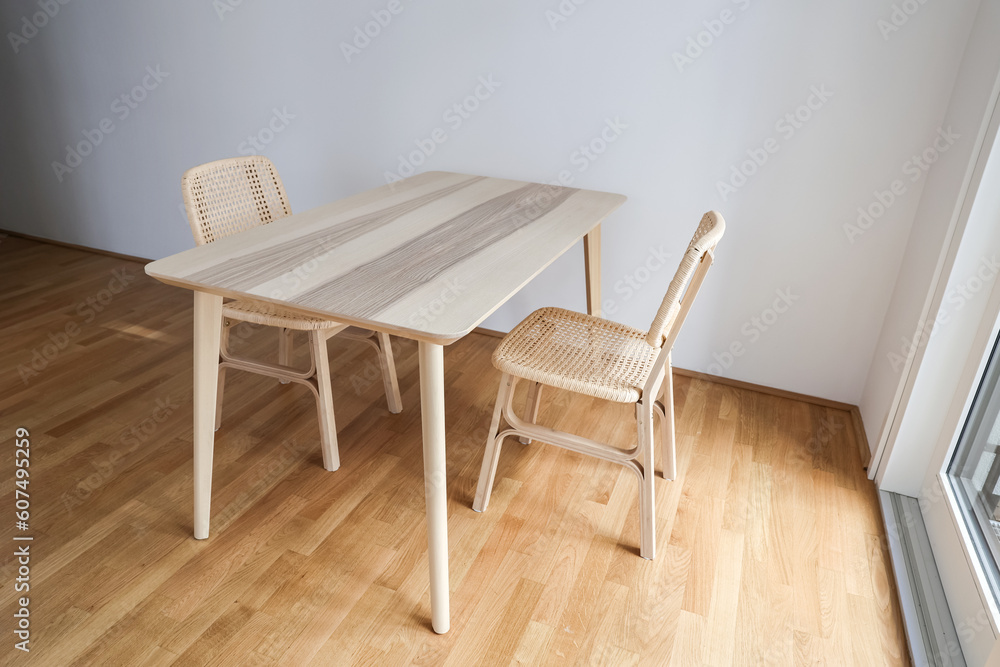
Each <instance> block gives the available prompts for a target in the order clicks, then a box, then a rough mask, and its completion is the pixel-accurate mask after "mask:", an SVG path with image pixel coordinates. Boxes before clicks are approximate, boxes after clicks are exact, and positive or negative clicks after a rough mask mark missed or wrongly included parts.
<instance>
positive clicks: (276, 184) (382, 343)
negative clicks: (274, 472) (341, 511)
mask: <svg viewBox="0 0 1000 667" xmlns="http://www.w3.org/2000/svg"><path fill="white" fill-rule="evenodd" d="M233 167H244V168H245V169H246V170H247V174H248V178H250V170H251V169H253V170H254V171H255V173H254V174H253V177H256V178H261V175H262V174H261V172H263V176H264V177H266V178H267V179H269V181H270V182H269V183H268V184H267V185H268V186H270V187H271V188H272V190H271V196H272V198H273V199H274V201H269V202H268V201H263V200H264V198H265V195H263V194H261V195H259V197H260V199H258V200H257V201H255V204H256V210H257V217H258V219H259V222H258V223H257V224H268V223H269V222H272V221H274V220H277V219H280V218H281V217H285V216H287V215H291V212H292V211H291V206H290V205H289V203H288V197H287V195H286V193H285V189H284V185H283V183H282V182H281V177H280V176H279V175H278V172H277V170H276V169H275V168H274V165H273V164H272V163H271V161H270V160H268V159H267V158H266V157H263V156H260V155H254V156H249V157H246V158H228V159H224V160H217V161H215V162H209V163H206V164H203V165H200V166H198V167H194V168H192V169H189V170H188V171H186V172H185V173H184V176H183V177H182V179H181V185H182V191H183V194H184V202H185V208H186V209H187V214H188V222H189V223H190V225H191V231H192V233H193V234H194V237H195V241H196V242H197V243H198V245H203V244H205V243H210V242H211V241H213V240H214V239H215V238H217V237H220V236H224V235H226V234H225V233H221V234H220V232H222V231H226V230H211V226H210V224H209V223H207V221H205V220H204V219H203V218H202V216H200V214H199V212H200V210H202V209H200V208H199V206H198V203H197V202H196V201H195V197H194V195H193V194H192V192H193V191H194V190H195V189H196V188H197V187H198V186H197V185H195V184H196V183H197V179H198V178H199V177H201V176H202V175H203V174H205V173H209V172H211V171H212V170H215V169H224V168H233ZM272 208H276V209H277V211H275V210H272ZM249 226H253V222H251V223H250V225H248V224H247V221H246V220H243V221H241V222H240V223H238V224H236V225H234V227H235V229H231V230H228V233H230V234H231V233H236V232H238V231H242V229H245V228H248V227H249ZM206 231H210V232H211V236H210V235H209V234H206ZM257 319H261V318H254V320H250V319H247V318H244V317H240V311H239V310H238V309H235V308H233V307H232V306H231V305H230V307H228V308H227V305H226V304H224V305H223V315H222V334H221V340H220V344H219V368H218V390H217V397H216V408H215V429H216V430H218V429H219V428H220V427H221V426H222V399H223V389H224V388H225V382H226V370H227V369H230V368H232V369H235V370H242V371H247V372H250V373H256V374H258V375H265V376H268V377H273V378H275V379H277V380H278V381H279V382H281V383H282V384H288V383H289V382H295V383H297V384H302V385H305V386H306V387H308V388H309V390H310V391H311V392H312V393H313V395H314V396H315V398H316V406H317V411H318V414H319V430H320V441H321V446H322V451H323V467H324V468H325V469H326V470H330V471H333V470H337V469H338V468H340V453H339V448H338V443H337V425H336V418H335V416H334V410H333V389H332V384H331V375H330V361H329V352H328V350H327V346H326V344H327V341H328V340H329V339H330V338H332V337H333V336H338V335H339V336H340V337H341V338H349V339H352V340H357V341H361V342H363V343H366V344H368V345H371V346H372V347H373V348H374V349H375V352H376V354H377V355H378V359H379V368H380V371H381V375H382V383H383V388H384V390H385V396H386V402H387V404H388V408H389V411H390V412H392V413H394V414H395V413H399V412H401V411H402V409H403V404H402V398H401V396H400V392H399V380H398V378H397V376H396V366H395V360H394V358H393V352H392V344H391V340H390V338H389V335H388V334H386V333H383V332H374V331H368V330H365V329H359V328H357V327H351V326H348V325H346V324H340V323H337V322H333V321H330V322H322V323H321V324H320V325H318V326H315V327H314V328H303V327H296V326H295V325H294V324H292V325H291V326H282V324H284V323H290V322H293V321H294V319H295V317H294V316H293V317H291V318H283V317H282V316H281V315H280V314H278V315H270V316H267V317H266V318H264V319H265V320H266V323H265V324H264V326H271V327H275V328H277V329H278V363H277V364H273V363H270V362H266V361H261V360H257V359H251V358H249V357H244V356H241V355H237V354H233V353H232V352H231V351H230V349H229V336H230V331H231V329H232V328H233V322H234V321H235V322H251V321H256V320H257ZM258 323H259V322H258ZM295 331H305V332H306V333H307V334H308V337H309V352H310V354H309V367H308V368H306V369H302V368H296V367H294V366H293V365H292V357H293V341H294V339H293V336H294V332H295Z"/></svg>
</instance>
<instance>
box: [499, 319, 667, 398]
mask: <svg viewBox="0 0 1000 667" xmlns="http://www.w3.org/2000/svg"><path fill="white" fill-rule="evenodd" d="M657 352H659V349H657V348H655V347H652V346H651V345H649V344H648V343H647V342H646V332H645V331H642V330H641V329H635V328H633V327H629V326H626V325H624V324H618V323H617V322H611V321H609V320H603V319H601V318H599V317H594V316H592V315H584V314H583V313H577V312H574V311H572V310H564V309H562V308H542V309H540V310H536V311H535V312H533V313H532V314H531V315H528V317H527V318H525V320H524V321H523V322H521V323H520V324H518V325H517V326H516V327H515V328H514V329H513V330H512V331H511V332H510V333H509V334H507V336H506V337H504V339H503V341H501V343H500V345H499V346H497V349H496V350H495V351H494V352H493V365H494V366H496V367H497V368H498V369H499V370H501V371H502V372H504V373H510V374H511V375H516V376H517V377H520V378H524V379H525V380H531V381H533V382H541V383H542V384H546V385H549V386H551V387H558V388H560V389H568V390H569V391H575V392H577V393H579V394H586V395H587V396H594V397H596V398H604V399H608V400H610V401H617V402H619V403H635V402H636V401H638V400H639V398H640V397H641V396H642V385H643V383H644V382H645V381H646V378H647V377H648V376H649V372H650V369H652V367H653V362H654V361H656V353H657Z"/></svg>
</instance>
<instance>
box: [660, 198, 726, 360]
mask: <svg viewBox="0 0 1000 667" xmlns="http://www.w3.org/2000/svg"><path fill="white" fill-rule="evenodd" d="M725 232H726V221H725V220H723V218H722V214H721V213H719V212H718V211H709V212H708V213H706V214H705V215H703V216H702V218H701V223H700V224H699V225H698V229H697V230H696V231H695V233H694V237H692V239H691V243H689V244H688V247H687V251H686V252H685V253H684V257H683V258H681V264H680V266H679V267H677V273H675V274H674V278H673V280H671V281H670V286H669V287H668V288H667V294H666V296H665V297H663V303H661V304H660V309H659V310H658V311H656V317H655V318H654V319H653V323H652V324H651V325H650V327H649V331H648V332H647V334H646V342H647V343H649V344H650V345H652V346H653V347H660V346H661V345H663V343H664V341H665V340H666V337H667V336H668V335H670V334H671V333H672V332H676V331H677V330H678V329H680V327H681V325H683V324H684V318H685V317H687V311H688V309H689V308H690V305H691V302H692V301H693V300H694V297H695V296H696V295H697V290H698V288H700V287H701V281H700V280H698V281H696V284H692V285H691V289H689V290H688V293H687V294H685V291H684V289H685V287H686V286H687V285H688V283H689V282H690V281H691V276H692V275H694V273H695V270H696V269H697V268H698V266H699V265H700V264H701V263H702V262H703V261H704V260H705V259H706V256H707V257H708V258H709V259H711V253H712V252H713V251H714V250H715V246H716V245H717V244H718V243H719V239H721V238H722V235H723V234H724V233H725ZM704 270H705V271H707V270H708V265H705V267H704ZM701 277H704V274H702V276H701ZM682 299H683V303H684V305H685V306H687V307H686V308H684V309H683V312H681V310H682V309H681V303H682V301H681V300H682Z"/></svg>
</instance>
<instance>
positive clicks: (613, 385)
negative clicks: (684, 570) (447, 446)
mask: <svg viewBox="0 0 1000 667" xmlns="http://www.w3.org/2000/svg"><path fill="white" fill-rule="evenodd" d="M725 229H726V224H725V221H723V219H722V216H721V215H719V214H718V213H717V212H715V211H709V212H708V213H706V214H705V215H704V216H703V217H702V219H701V222H700V223H699V225H698V229H697V230H696V231H695V233H694V237H693V238H692V239H691V243H690V244H688V247H687V251H686V252H685V253H684V257H682V258H681V262H680V266H679V267H678V268H677V273H675V274H674V277H673V280H671V281H670V285H669V287H668V288H667V293H666V296H664V298H663V301H662V303H661V304H660V308H659V310H658V311H657V313H656V317H655V318H654V319H653V323H652V325H651V326H650V327H649V330H648V331H643V330H641V329H636V328H634V327H630V326H626V325H624V324H618V323H617V322H611V321H609V320H605V319H601V318H600V317H595V316H593V315H584V314H582V313H576V312H573V311H571V310H564V309H562V308H542V309H541V310H536V311H535V312H533V313H532V314H531V315H529V316H528V317H527V318H525V319H524V321H523V322H521V323H520V324H518V325H517V326H516V327H514V329H513V330H512V331H511V332H510V333H509V334H507V335H506V336H504V338H503V340H502V341H500V344H499V345H498V346H497V348H496V351H494V353H493V365H494V366H496V367H497V369H499V370H500V371H501V372H502V373H503V375H502V377H501V378H500V390H499V392H498V393H497V402H496V406H495V407H494V410H493V421H492V423H491V424H490V431H489V436H488V437H487V439H486V451H485V452H484V453H483V465H482V468H481V470H480V472H479V484H478V487H477V488H476V498H475V500H474V501H473V503H472V508H473V509H474V510H476V511H477V512H482V511H484V510H485V509H486V506H487V505H488V504H489V500H490V493H491V491H492V489H493V479H494V477H495V476H496V472H497V466H498V464H499V460H500V448H501V446H502V444H503V441H504V439H505V438H507V436H516V437H518V438H519V439H520V440H521V442H523V443H525V444H529V443H530V442H531V441H532V440H540V441H542V442H547V443H549V444H553V445H557V446H559V447H563V448H565V449H569V450H572V451H575V452H579V453H581V454H587V455H590V456H595V457H597V458H600V459H604V460H606V461H612V462H614V463H618V464H621V465H623V466H625V467H626V468H628V469H629V470H631V471H632V472H634V473H635V475H636V478H637V479H638V480H639V515H640V521H641V524H642V525H641V529H640V533H639V534H640V546H639V553H640V555H642V557H643V558H653V556H654V555H655V554H656V522H655V519H654V516H653V513H654V499H653V495H654V484H653V482H654V463H653V460H654V457H655V454H654V451H655V447H654V446H653V414H654V413H655V414H658V415H660V417H661V420H660V421H661V429H660V430H661V433H662V435H661V439H662V450H663V455H662V466H663V476H664V477H665V478H667V479H673V478H674V476H675V474H676V468H677V454H676V451H675V446H674V402H673V376H672V373H671V358H670V352H671V350H672V349H673V346H674V341H675V340H676V339H677V334H678V332H679V331H680V328H681V326H683V324H684V320H685V318H686V317H687V314H688V311H689V310H690V308H691V304H692V303H693V301H694V298H695V296H696V295H697V294H698V290H699V288H700V287H701V283H702V281H703V280H704V279H705V275H706V274H707V272H708V269H709V267H710V266H711V265H712V262H713V260H714V254H713V253H714V250H715V246H716V244H718V242H719V240H720V239H721V238H722V235H723V233H724V232H725ZM519 380H526V381H527V382H529V385H528V397H527V401H526V405H525V409H524V413H523V414H524V416H523V418H522V417H519V416H518V415H517V414H516V412H515V411H514V405H513V399H514V386H515V384H516V383H517V382H518V381H519ZM543 385H548V386H550V387H556V388H558V389H565V390H568V391H573V392H576V393H579V394H585V395H587V396H593V397H595V398H601V399H607V400H610V401H616V402H619V403H634V404H635V407H636V430H637V436H638V438H637V439H638V442H637V444H636V446H635V447H633V448H632V449H629V450H622V449H621V448H619V447H614V446H612V445H609V444H606V443H603V442H597V441H595V440H590V439H589V438H585V437H582V436H580V435H576V434H573V433H564V432H562V431H557V430H555V429H551V428H548V427H546V426H540V425H538V424H536V423H535V422H536V420H537V417H538V407H539V404H540V401H541V392H542V386H543ZM661 392H662V400H657V397H658V396H660V394H661ZM501 421H505V422H506V423H507V424H508V426H507V428H505V429H503V430H500V426H501Z"/></svg>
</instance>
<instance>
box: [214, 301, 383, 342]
mask: <svg viewBox="0 0 1000 667" xmlns="http://www.w3.org/2000/svg"><path fill="white" fill-rule="evenodd" d="M222 315H223V317H230V318H232V319H235V320H240V321H243V322H253V323H254V324H263V325H265V326H269V327H284V328H286V329H294V330H295V331H317V330H320V329H337V328H341V329H342V331H343V332H344V333H346V332H352V333H355V334H356V335H357V334H365V335H371V334H372V332H370V331H367V330H365V329H358V328H357V327H349V328H348V329H343V327H342V326H341V324H340V323H339V322H334V321H332V320H325V319H323V318H322V317H313V316H311V315H305V314H302V313H296V312H292V311H290V310H286V309H284V308H281V307H280V306H276V305H274V304H272V303H268V302H267V301H243V300H237V301H228V302H226V303H224V304H222ZM352 330H353V331H352Z"/></svg>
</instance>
